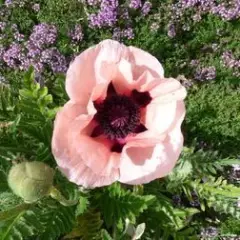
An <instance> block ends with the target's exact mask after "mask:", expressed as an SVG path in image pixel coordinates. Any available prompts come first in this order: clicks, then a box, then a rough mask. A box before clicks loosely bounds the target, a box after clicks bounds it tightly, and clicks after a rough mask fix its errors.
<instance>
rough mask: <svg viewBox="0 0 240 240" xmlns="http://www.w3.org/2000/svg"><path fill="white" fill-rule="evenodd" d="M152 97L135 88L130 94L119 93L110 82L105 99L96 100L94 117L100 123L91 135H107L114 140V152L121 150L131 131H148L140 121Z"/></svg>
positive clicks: (112, 149)
mask: <svg viewBox="0 0 240 240" xmlns="http://www.w3.org/2000/svg"><path fill="white" fill-rule="evenodd" d="M151 100H152V98H151V96H150V94H149V93H148V92H138V91H137V90H133V91H132V93H131V94H130V96H125V95H118V94H117V92H116V90H115V88H114V86H113V84H112V83H110V84H109V86H108V90H107V97H106V99H105V100H104V101H102V102H98V101H95V102H94V106H95V108H96V110H97V113H96V114H95V116H94V118H95V120H96V121H97V123H98V125H97V126H96V127H95V128H94V129H93V131H92V133H91V137H98V136H100V135H102V134H103V135H105V136H106V137H107V138H109V139H110V140H112V143H113V145H112V148H111V151H112V152H119V153H120V152H121V151H122V148H123V146H124V143H123V142H124V141H122V140H123V139H124V138H125V137H127V135H129V134H131V133H141V132H144V131H146V130H147V129H146V127H145V126H144V125H143V124H142V123H141V122H140V118H141V111H140V110H141V108H144V107H146V106H147V105H148V104H149V103H150V102H151Z"/></svg>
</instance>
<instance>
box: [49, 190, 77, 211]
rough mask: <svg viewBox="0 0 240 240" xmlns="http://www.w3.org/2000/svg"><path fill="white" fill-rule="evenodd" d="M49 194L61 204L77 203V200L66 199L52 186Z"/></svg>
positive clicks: (71, 204)
mask: <svg viewBox="0 0 240 240" xmlns="http://www.w3.org/2000/svg"><path fill="white" fill-rule="evenodd" d="M49 195H50V196H51V197H52V198H54V199H56V200H57V201H58V202H59V203H61V204H62V205H63V206H66V207H67V206H73V205H75V204H77V202H78V200H67V199H66V198H65V197H64V196H63V195H62V194H61V192H60V191H59V190H58V189H57V188H55V187H54V186H52V187H51V189H50V192H49Z"/></svg>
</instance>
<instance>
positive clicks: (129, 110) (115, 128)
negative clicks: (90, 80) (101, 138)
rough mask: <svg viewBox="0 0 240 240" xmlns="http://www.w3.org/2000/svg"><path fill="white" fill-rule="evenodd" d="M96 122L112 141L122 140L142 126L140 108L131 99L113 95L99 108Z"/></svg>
mask: <svg viewBox="0 0 240 240" xmlns="http://www.w3.org/2000/svg"><path fill="white" fill-rule="evenodd" d="M96 120H97V121H98V122H99V124H100V126H101V127H102V129H103V132H104V134H105V135H106V136H108V137H109V138H110V139H122V138H125V137H126V136H127V135H128V134H129V133H133V132H134V131H135V129H136V128H137V127H138V126H139V125H140V107H139V106H138V104H136V103H135V102H134V101H133V100H132V99H131V98H130V97H127V96H124V95H113V96H111V97H108V98H106V99H105V100H104V101H103V103H102V104H101V105H100V106H99V108H98V112H97V115H96Z"/></svg>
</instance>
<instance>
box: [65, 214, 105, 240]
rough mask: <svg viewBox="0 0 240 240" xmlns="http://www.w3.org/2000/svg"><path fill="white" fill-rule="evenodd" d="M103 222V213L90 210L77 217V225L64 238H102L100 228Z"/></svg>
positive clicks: (92, 239)
mask: <svg viewBox="0 0 240 240" xmlns="http://www.w3.org/2000/svg"><path fill="white" fill-rule="evenodd" d="M102 224H103V220H102V219H101V214H100V213H99V212H95V211H93V210H90V211H88V212H86V213H84V214H83V215H81V216H79V217H78V218H77V222H76V225H75V227H74V228H73V230H72V231H71V232H70V233H69V234H67V235H66V236H65V237H64V238H65V239H72V238H76V237H81V239H82V240H94V239H95V240H97V239H101V238H100V237H101V236H100V229H101V226H102Z"/></svg>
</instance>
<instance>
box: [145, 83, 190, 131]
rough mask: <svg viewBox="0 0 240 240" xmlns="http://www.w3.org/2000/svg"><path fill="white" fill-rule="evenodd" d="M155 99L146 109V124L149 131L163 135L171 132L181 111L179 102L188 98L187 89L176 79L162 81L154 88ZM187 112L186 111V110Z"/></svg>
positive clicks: (152, 93) (152, 95) (151, 91)
mask: <svg viewBox="0 0 240 240" xmlns="http://www.w3.org/2000/svg"><path fill="white" fill-rule="evenodd" d="M149 92H150V96H151V97H152V98H153V99H152V101H151V103H150V104H149V105H148V106H147V107H146V112H145V118H144V124H145V126H146V128H147V129H149V130H151V131H155V132H156V133H157V134H162V133H164V132H166V131H168V130H169V127H170V126H171V125H172V124H173V122H174V121H175V116H176V112H177V111H179V107H178V106H179V104H178V103H179V102H182V100H183V99H184V98H185V97H186V89H185V88H184V87H183V86H182V85H181V84H180V83H179V82H178V81H177V80H175V79H172V78H170V79H162V80H159V84H158V85H157V86H156V87H154V88H152V89H151V90H150V91H149ZM184 111H185V110H184Z"/></svg>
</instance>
